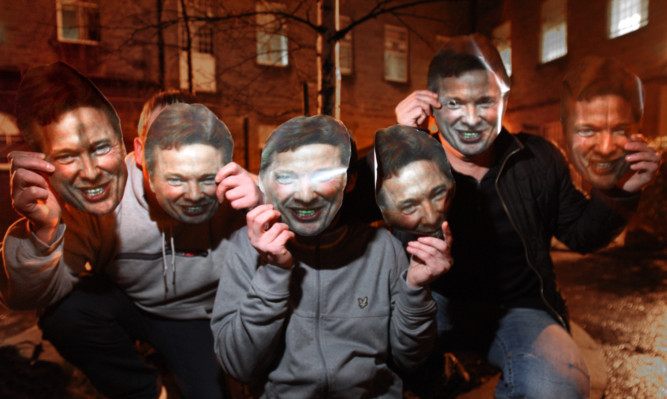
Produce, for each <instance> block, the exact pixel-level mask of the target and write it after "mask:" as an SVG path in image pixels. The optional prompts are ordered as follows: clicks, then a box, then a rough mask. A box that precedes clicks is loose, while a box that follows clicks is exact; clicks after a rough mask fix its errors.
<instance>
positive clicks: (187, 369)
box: [0, 66, 261, 398]
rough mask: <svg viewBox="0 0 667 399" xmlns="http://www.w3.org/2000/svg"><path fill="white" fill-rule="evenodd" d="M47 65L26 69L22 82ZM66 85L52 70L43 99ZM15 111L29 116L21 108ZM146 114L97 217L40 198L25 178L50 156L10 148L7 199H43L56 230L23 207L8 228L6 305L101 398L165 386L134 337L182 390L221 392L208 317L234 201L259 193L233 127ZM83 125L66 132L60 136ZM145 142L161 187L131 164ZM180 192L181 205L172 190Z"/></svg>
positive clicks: (170, 111)
mask: <svg viewBox="0 0 667 399" xmlns="http://www.w3.org/2000/svg"><path fill="white" fill-rule="evenodd" d="M51 68H53V67H52V66H51V67H46V69H36V70H34V71H29V72H28V73H27V74H26V76H25V77H24V82H28V81H29V80H30V79H35V78H36V76H40V75H42V74H44V73H49V72H50V71H51ZM67 83H68V82H67V81H66V80H65V81H60V80H58V79H54V80H53V83H52V88H53V89H54V90H56V93H55V94H54V95H53V96H52V97H51V102H50V103H48V102H47V103H46V105H49V104H50V105H51V107H52V108H54V107H57V106H56V105H55V104H58V102H56V101H55V99H57V98H60V95H61V94H62V93H65V94H67V95H74V96H76V94H77V93H76V92H75V93H71V92H70V85H68V84H67ZM28 87H30V86H29V85H26V86H24V85H23V84H22V86H21V88H20V89H19V95H18V97H19V100H18V104H31V103H37V102H36V101H34V99H33V101H31V98H33V96H35V95H41V93H39V92H35V91H33V90H28V89H27V88H28ZM24 88H25V90H24ZM57 90H60V91H57ZM170 107H171V108H170ZM53 112H54V114H53V115H56V120H57V121H59V120H60V119H58V118H59V116H58V115H59V114H58V113H57V112H56V111H53ZM17 114H18V116H19V119H21V118H29V117H30V116H31V115H34V113H31V112H30V109H29V107H26V108H19V109H18V112H17ZM61 119H62V117H61ZM151 119H154V122H153V125H152V126H151V128H150V129H149V130H148V135H147V136H146V140H145V143H144V141H143V140H142V141H141V143H140V144H141V145H140V146H138V148H137V149H138V153H139V154H129V155H128V156H127V157H126V158H125V160H124V161H123V162H122V164H123V165H124V167H125V170H127V171H128V173H127V176H128V178H127V185H126V186H125V192H124V194H123V196H122V200H121V202H120V204H119V206H117V207H116V209H115V211H113V212H112V213H109V214H106V215H102V216H100V215H91V214H87V213H85V212H81V211H79V210H78V209H75V208H74V207H71V206H69V205H63V206H61V205H60V203H59V202H57V201H56V202H53V201H49V200H48V199H47V200H46V201H44V200H41V198H40V197H38V195H35V193H37V194H39V190H34V189H33V188H32V187H31V186H39V187H41V185H43V183H40V182H39V181H38V180H35V179H32V178H31V176H33V175H39V176H41V174H43V173H48V171H49V170H51V168H52V166H53V165H51V164H50V163H49V162H47V161H45V160H44V159H43V158H42V157H41V156H40V155H39V154H33V153H28V154H14V155H13V158H12V168H13V170H14V171H15V172H14V176H13V179H12V182H11V184H12V193H13V196H14V204H15V207H16V208H17V209H19V210H21V209H29V208H30V207H29V206H26V205H29V204H34V205H35V207H37V208H43V212H42V213H41V214H44V215H48V219H47V221H48V223H45V224H46V225H48V226H55V229H54V230H55V234H54V236H53V237H52V238H50V240H49V241H44V239H43V238H41V237H39V236H37V234H36V232H34V231H33V227H32V226H33V224H34V221H33V220H32V219H31V214H29V213H26V215H25V216H26V218H25V219H22V220H19V221H18V222H17V223H15V224H14V225H13V226H12V227H11V228H10V229H9V231H8V233H7V235H6V237H5V241H4V247H3V254H2V255H3V261H4V270H5V273H3V274H1V275H0V288H1V291H0V292H1V293H2V299H3V301H4V302H5V303H6V304H7V305H8V306H9V307H12V308H17V309H31V308H37V309H42V314H41V317H40V321H39V326H40V328H41V329H42V331H43V332H44V337H45V338H46V339H48V340H50V341H51V342H52V343H53V344H54V346H55V347H56V348H57V349H58V351H59V352H60V353H61V355H63V357H64V358H66V359H67V360H68V361H70V362H71V363H72V364H74V365H75V366H77V367H79V368H80V369H81V370H82V371H83V372H84V373H85V374H86V375H87V376H88V377H89V379H90V380H91V382H92V383H93V385H95V387H96V388H97V389H98V390H99V391H100V392H102V393H103V394H105V395H106V396H109V397H137V398H155V397H157V396H158V395H166V391H165V389H164V386H162V384H161V383H160V380H159V377H158V373H157V371H156V370H155V369H153V368H152V367H149V366H148V365H146V364H144V363H143V361H142V359H141V357H140V356H139V354H138V353H137V350H136V347H135V345H134V343H135V340H142V341H147V342H148V343H150V344H151V345H152V346H153V347H154V348H155V349H156V350H157V351H158V352H159V353H160V354H161V355H163V356H164V358H165V360H166V361H167V363H168V365H169V367H170V368H171V370H172V371H173V372H174V375H175V376H176V380H177V383H178V386H179V388H180V390H181V393H182V395H183V396H184V397H188V398H220V397H223V396H224V390H223V386H222V385H221V380H220V372H219V368H218V366H217V364H216V360H215V355H214V354H213V337H212V336H211V333H210V328H209V317H210V312H211V310H212V306H213V299H214V296H215V290H216V287H217V282H218V277H219V273H220V265H221V264H222V258H223V257H224V256H225V255H226V251H227V249H228V246H229V241H228V238H229V237H230V236H231V233H232V232H233V231H234V230H235V229H236V228H237V227H239V226H240V224H241V223H242V216H243V215H242V213H241V212H237V211H234V210H233V209H232V208H233V207H234V208H251V207H252V206H254V205H255V204H256V203H257V202H259V200H260V196H261V193H260V192H259V191H258V189H257V187H256V186H255V185H254V183H253V182H252V179H251V177H250V176H249V174H248V173H247V172H245V171H244V170H243V169H241V168H240V167H239V166H238V165H236V164H234V163H233V162H230V161H231V154H232V149H233V142H232V138H231V135H230V133H229V131H228V130H227V128H226V126H225V125H224V124H223V123H222V122H221V121H220V120H219V119H218V118H217V117H215V115H214V114H213V113H212V112H211V111H210V110H208V109H207V108H206V107H204V106H203V105H185V104H174V105H171V106H169V107H166V108H164V109H162V112H160V113H159V115H158V116H157V117H156V118H151ZM77 126H78V127H80V126H81V124H79V125H75V126H74V127H77ZM47 132H48V131H47ZM81 132H82V130H81V129H76V128H73V129H71V130H67V131H64V132H63V133H62V134H61V136H60V137H61V141H66V138H68V137H70V136H71V137H81ZM65 133H67V134H65ZM152 136H154V137H155V138H156V139H155V140H152V139H151V137H152ZM151 140H152V142H151ZM135 144H136V143H135ZM192 146H195V147H197V148H198V149H202V148H203V149H206V150H207V151H208V153H209V155H210V156H209V157H208V158H210V159H208V160H209V161H211V162H209V163H208V164H207V165H206V166H205V167H202V166H201V164H200V163H197V162H196V160H193V157H192V156H191V151H190V150H191V147H192ZM144 151H146V152H149V153H152V154H153V155H154V156H149V157H148V160H149V163H150V164H151V165H152V168H154V169H155V170H157V171H163V170H169V172H168V173H169V174H168V175H167V177H166V180H167V183H166V184H165V185H161V184H154V185H152V186H151V184H150V183H149V182H147V181H146V180H147V179H144V176H149V174H150V173H149V170H147V168H146V167H143V168H141V167H140V165H145V164H146V162H144V160H145V158H144V157H143V156H142V154H143V152H144ZM135 155H136V156H135ZM138 159H141V161H140V162H137V160H138ZM35 160H37V161H39V162H36V161H35ZM81 163H82V164H83V165H86V163H85V162H81ZM165 163H166V165H165ZM223 165H224V166H223ZM212 168H213V169H212ZM82 169H84V170H85V168H82ZM142 169H143V170H142ZM36 172H37V173H36ZM26 176H27V177H26ZM160 176H162V175H160ZM174 176H176V177H180V178H181V179H182V180H179V183H178V184H179V185H177V186H176V187H178V188H180V189H181V191H182V193H181V194H179V195H177V196H173V193H172V191H170V190H169V187H171V186H170V183H169V182H172V181H173V178H174ZM182 181H183V182H185V184H184V185H180V182H182ZM150 187H153V188H154V189H155V192H153V191H152V190H151V189H150ZM202 188H204V189H205V190H203V189H202ZM44 189H48V186H46V187H44ZM203 192H206V196H207V198H210V197H211V195H213V196H215V197H216V198H217V201H216V204H211V203H210V201H209V200H207V201H206V202H205V204H204V202H203V201H202V193H203ZM181 197H183V198H186V200H185V205H183V203H182V202H180V201H181V200H180V199H178V200H177V199H174V200H173V201H172V200H171V199H172V198H181ZM157 198H167V201H165V203H175V204H176V205H175V206H176V207H177V209H179V210H181V211H182V213H177V214H172V213H170V212H169V211H167V210H163V209H162V208H161V207H160V204H161V202H160V201H158V200H157ZM225 199H226V200H225ZM171 215H173V217H172V216H171ZM181 216H182V217H181Z"/></svg>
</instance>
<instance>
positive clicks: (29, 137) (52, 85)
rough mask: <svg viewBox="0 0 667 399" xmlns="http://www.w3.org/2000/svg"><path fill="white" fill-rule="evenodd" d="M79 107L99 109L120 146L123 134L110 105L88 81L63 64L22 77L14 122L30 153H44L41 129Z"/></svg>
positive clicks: (33, 69) (37, 68)
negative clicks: (105, 117) (30, 150)
mask: <svg viewBox="0 0 667 399" xmlns="http://www.w3.org/2000/svg"><path fill="white" fill-rule="evenodd" d="M81 107H92V108H96V109H99V110H101V111H102V112H104V114H105V115H106V116H107V119H108V120H109V124H110V125H111V127H112V128H113V130H114V132H115V133H116V136H117V137H118V139H119V142H120V143H121V145H122V144H123V131H122V130H121V127H120V119H119V118H118V114H116V111H115V110H114V108H113V106H112V105H111V103H110V102H109V101H108V100H107V99H106V97H104V95H103V94H102V92H100V90H99V89H98V88H97V87H96V86H95V85H94V84H93V82H91V81H90V80H89V79H88V78H86V77H85V76H83V75H82V74H81V73H79V72H78V71H77V70H76V69H74V68H72V67H71V66H69V65H67V64H66V63H64V62H55V63H53V64H48V65H40V66H37V67H34V68H31V69H29V70H28V71H26V73H25V74H23V77H22V79H21V83H20V85H19V89H18V93H17V95H16V120H17V124H18V127H19V130H20V131H21V134H23V137H24V138H25V141H26V142H27V143H28V145H29V146H30V149H32V150H33V151H43V148H42V144H43V137H41V135H40V131H39V129H36V127H44V126H47V125H49V124H51V123H53V122H56V121H58V119H59V118H60V117H61V116H62V115H63V114H65V113H67V112H69V111H72V110H74V109H77V108H81Z"/></svg>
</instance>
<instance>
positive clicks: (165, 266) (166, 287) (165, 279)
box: [160, 231, 169, 294]
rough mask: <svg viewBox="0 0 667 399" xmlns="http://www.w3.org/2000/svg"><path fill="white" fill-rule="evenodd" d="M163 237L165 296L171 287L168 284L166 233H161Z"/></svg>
mask: <svg viewBox="0 0 667 399" xmlns="http://www.w3.org/2000/svg"><path fill="white" fill-rule="evenodd" d="M160 234H161V235H162V280H163V281H164V292H165V294H166V293H167V292H169V286H168V284H167V251H166V250H165V245H164V242H165V237H164V231H161V232H160Z"/></svg>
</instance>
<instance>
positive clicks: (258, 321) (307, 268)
mask: <svg viewBox="0 0 667 399" xmlns="http://www.w3.org/2000/svg"><path fill="white" fill-rule="evenodd" d="M350 152H351V147H350V137H349V133H348V132H347V129H346V128H345V127H344V126H343V125H342V123H341V122H339V121H337V120H335V119H333V118H331V117H328V116H314V117H297V118H294V119H291V120H289V121H287V122H285V123H284V124H282V125H281V126H279V127H278V128H277V129H276V130H275V131H274V132H273V133H272V134H271V136H270V137H269V139H268V140H267V143H266V147H265V148H264V150H263V152H262V162H261V169H260V174H259V180H260V186H261V187H262V190H263V191H264V194H265V196H266V200H267V202H268V204H267V205H260V206H258V207H257V208H255V209H254V210H252V211H250V212H249V213H248V215H247V217H246V219H247V228H246V229H243V230H241V231H239V232H238V233H236V234H235V237H234V239H233V242H234V243H235V244H236V247H235V252H234V253H233V254H232V255H231V256H229V257H228V258H227V259H226V260H225V264H224V266H223V274H222V276H221V278H220V287H219V288H218V294H217V297H216V303H215V307H214V315H213V318H212V321H211V326H212V329H213V333H214V336H215V341H216V354H217V355H218V358H219V359H220V361H221V364H222V366H223V368H224V369H225V371H227V372H228V373H229V374H231V375H232V376H233V377H235V378H237V379H239V380H241V381H244V382H251V383H252V385H251V388H252V389H253V391H254V392H253V393H254V397H258V398H259V397H299V398H320V397H324V396H326V397H340V398H349V397H365V396H368V397H378V396H382V397H393V398H401V397H402V383H401V380H400V378H399V377H398V376H397V375H396V374H395V372H394V371H393V370H392V369H391V368H390V367H389V363H390V361H393V364H394V365H395V366H397V367H398V368H400V369H412V368H414V367H415V366H417V365H418V364H420V363H421V362H423V361H424V360H425V359H426V356H427V354H428V353H429V351H430V349H431V346H432V344H433V342H434V338H435V335H434V334H435V329H434V328H435V326H434V324H433V323H434V320H433V315H434V312H435V304H434V302H433V301H432V299H431V298H430V296H429V294H428V291H427V289H426V288H425V286H426V285H428V283H429V282H430V281H431V280H432V279H434V278H435V277H437V276H438V275H440V274H441V273H442V272H443V271H444V268H445V267H447V265H446V264H445V262H443V261H442V258H446V257H447V255H448V250H447V251H446V252H447V253H445V254H442V253H437V254H436V253H429V254H426V255H424V259H423V260H424V262H423V263H419V262H412V263H411V264H410V265H409V267H408V261H407V259H406V257H405V254H404V252H403V249H402V248H401V245H400V243H399V242H398V241H397V240H396V239H394V238H392V237H391V235H389V233H388V232H387V231H386V230H384V229H373V228H370V227H368V226H366V225H363V224H348V223H345V222H343V221H342V220H341V217H340V216H339V212H338V211H339V209H340V206H341V203H342V199H343V194H344V192H345V190H349V189H351V188H352V185H353V179H354V177H349V178H348V176H347V169H348V165H349V162H350ZM348 179H349V180H348ZM406 269H407V270H406ZM390 358H391V360H390Z"/></svg>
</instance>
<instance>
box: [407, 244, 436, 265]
mask: <svg viewBox="0 0 667 399" xmlns="http://www.w3.org/2000/svg"><path fill="white" fill-rule="evenodd" d="M405 250H406V251H407V252H408V253H409V254H411V255H416V256H418V257H419V258H420V259H422V260H424V261H428V260H430V259H432V258H434V257H435V256H437V255H438V251H437V250H436V249H434V248H433V247H431V246H428V245H425V244H422V243H420V242H417V241H411V242H409V243H408V246H407V247H406V248H405Z"/></svg>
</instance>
